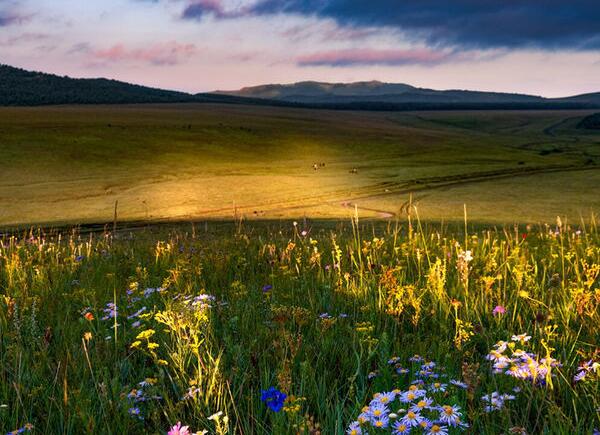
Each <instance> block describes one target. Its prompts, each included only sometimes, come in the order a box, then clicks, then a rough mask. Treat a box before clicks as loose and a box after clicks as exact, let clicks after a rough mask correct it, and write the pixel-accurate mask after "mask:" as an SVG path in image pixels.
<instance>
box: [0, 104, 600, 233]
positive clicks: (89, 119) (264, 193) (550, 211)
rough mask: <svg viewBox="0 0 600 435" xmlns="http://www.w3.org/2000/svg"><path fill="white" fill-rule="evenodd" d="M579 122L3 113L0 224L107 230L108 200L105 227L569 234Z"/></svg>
mask: <svg viewBox="0 0 600 435" xmlns="http://www.w3.org/2000/svg"><path fill="white" fill-rule="evenodd" d="M589 113H590V112H585V111H581V112H577V111H565V112H559V111H553V112H550V111H540V112H532V111H529V112H519V111H511V112H422V113H407V112H394V113H392V112H342V111H322V110H308V109H284V108H269V107H249V106H248V107H247V106H230V105H209V104H198V105H196V104H185V105H141V106H94V107H86V106H81V107H75V106H73V107H48V108H2V109H0V204H1V207H0V225H11V224H31V223H65V222H105V221H112V219H113V214H114V208H115V202H116V201H118V218H119V220H142V219H152V220H159V219H194V218H198V219H203V218H225V219H227V218H231V217H233V216H234V214H237V215H238V216H240V215H242V216H245V217H247V218H253V217H256V218H280V217H300V216H303V215H310V216H313V217H319V218H327V217H346V216H348V215H349V214H350V213H352V212H353V210H354V207H355V206H357V207H358V208H359V209H360V214H361V215H364V216H378V217H391V216H394V215H395V214H398V213H403V212H404V211H405V210H406V205H407V204H408V201H409V195H410V194H411V193H412V198H413V199H412V200H413V204H416V205H417V206H418V209H419V213H420V214H421V217H422V218H425V219H457V218H462V216H463V204H467V208H468V212H469V216H470V219H473V220H482V221H489V222H515V221H527V222H539V221H549V220H553V219H554V218H555V216H556V214H558V213H560V214H562V215H563V216H564V215H565V214H566V215H567V216H568V217H569V218H570V219H574V220H578V219H579V218H580V216H582V215H583V216H586V217H587V216H589V215H590V212H593V211H598V209H600V195H597V193H596V189H595V187H596V186H598V185H599V181H600V171H599V170H598V169H599V168H598V166H597V165H598V164H599V163H600V135H599V134H598V133H588V132H585V131H583V130H577V129H575V126H576V125H577V123H578V122H579V120H581V118H582V117H584V116H585V115H587V114H589ZM315 163H316V164H317V169H314V168H313V165H314V164H315ZM320 164H324V165H320Z"/></svg>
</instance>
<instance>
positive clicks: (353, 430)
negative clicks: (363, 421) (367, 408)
mask: <svg viewBox="0 0 600 435" xmlns="http://www.w3.org/2000/svg"><path fill="white" fill-rule="evenodd" d="M362 433H363V431H362V429H361V428H360V423H359V422H358V421H353V422H352V423H350V426H348V429H346V434H348V435H362Z"/></svg>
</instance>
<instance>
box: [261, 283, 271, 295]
mask: <svg viewBox="0 0 600 435" xmlns="http://www.w3.org/2000/svg"><path fill="white" fill-rule="evenodd" d="M271 290H273V286H272V285H271V284H267V285H265V286H263V288H262V291H263V293H269V292H270V291H271Z"/></svg>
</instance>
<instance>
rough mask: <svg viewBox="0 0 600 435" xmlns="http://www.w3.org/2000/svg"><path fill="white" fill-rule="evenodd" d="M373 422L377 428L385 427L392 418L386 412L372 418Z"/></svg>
mask: <svg viewBox="0 0 600 435" xmlns="http://www.w3.org/2000/svg"><path fill="white" fill-rule="evenodd" d="M371 424H372V425H373V427H375V428H377V429H385V428H386V427H388V425H389V424H390V419H389V417H388V416H387V415H386V414H383V415H382V416H381V417H377V418H373V419H371Z"/></svg>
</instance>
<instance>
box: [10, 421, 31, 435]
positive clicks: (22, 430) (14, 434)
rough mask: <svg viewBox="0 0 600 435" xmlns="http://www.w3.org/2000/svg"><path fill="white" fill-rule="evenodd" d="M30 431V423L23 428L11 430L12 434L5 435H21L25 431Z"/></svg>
mask: <svg viewBox="0 0 600 435" xmlns="http://www.w3.org/2000/svg"><path fill="white" fill-rule="evenodd" d="M32 429H33V425H32V424H31V423H27V424H26V425H24V426H23V427H20V428H19V429H16V430H13V431H12V432H9V433H8V434H7V435H17V434H20V433H23V432H25V431H27V432H31V430H32Z"/></svg>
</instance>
